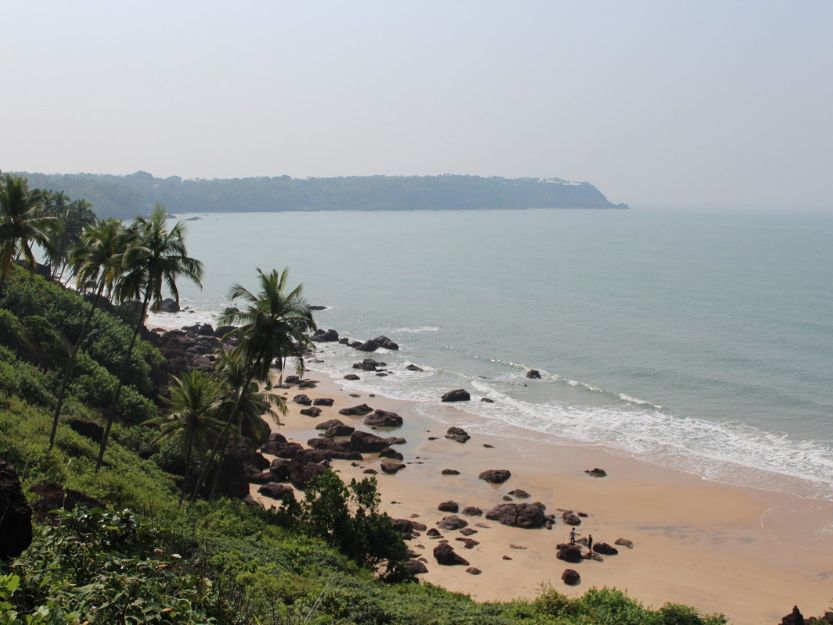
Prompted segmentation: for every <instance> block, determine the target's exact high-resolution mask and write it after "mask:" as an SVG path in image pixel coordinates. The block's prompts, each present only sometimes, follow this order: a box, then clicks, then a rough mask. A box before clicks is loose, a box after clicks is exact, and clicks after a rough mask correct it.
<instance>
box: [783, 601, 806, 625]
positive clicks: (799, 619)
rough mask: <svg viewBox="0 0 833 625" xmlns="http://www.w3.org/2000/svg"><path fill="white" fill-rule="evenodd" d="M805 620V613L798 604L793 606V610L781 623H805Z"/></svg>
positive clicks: (793, 624) (800, 624) (801, 624)
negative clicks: (802, 612)
mask: <svg viewBox="0 0 833 625" xmlns="http://www.w3.org/2000/svg"><path fill="white" fill-rule="evenodd" d="M805 622H806V621H805V620H804V615H803V614H801V610H799V609H798V606H797V605H796V606H793V611H792V612H790V613H789V614H787V616H785V617H784V618H782V619H781V625H804V623H805Z"/></svg>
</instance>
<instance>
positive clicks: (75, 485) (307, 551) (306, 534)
mask: <svg viewBox="0 0 833 625" xmlns="http://www.w3.org/2000/svg"><path fill="white" fill-rule="evenodd" d="M83 305H84V304H83V300H82V299H81V298H80V297H79V296H78V295H76V294H75V293H73V292H71V291H67V290H65V289H63V288H62V287H60V286H57V285H55V284H52V283H49V282H47V281H45V280H43V279H41V278H36V277H31V276H28V275H25V274H23V273H22V272H20V271H16V272H15V275H14V276H13V277H12V279H11V281H10V282H9V283H7V285H6V288H5V290H4V292H3V294H2V297H0V306H1V307H2V308H0V322H2V323H0V343H2V346H0V458H2V459H5V460H7V461H9V462H11V463H12V464H14V466H15V467H16V468H17V471H18V473H19V475H20V477H21V481H22V484H23V487H24V490H25V492H26V496H27V498H28V500H29V501H30V503H31V505H32V506H33V508H34V510H35V514H36V519H37V525H36V528H35V537H34V540H33V543H32V545H31V546H30V547H29V548H28V549H27V550H26V551H25V552H23V553H22V554H21V555H20V556H19V557H17V558H16V559H15V560H13V561H10V562H3V563H0V624H2V625H11V624H18V623H20V624H24V623H26V624H30V625H31V624H40V623H43V624H46V623H49V624H57V623H79V624H80V623H91V624H102V625H104V624H106V625H110V624H115V623H171V624H174V623H176V624H179V623H183V624H185V623H188V624H193V625H199V624H208V623H218V624H226V623H228V624H241V625H243V624H247V625H249V624H251V625H255V624H260V625H278V624H281V625H290V624H300V623H309V624H316V625H325V624H327V625H329V624H340V625H382V624H392V625H394V624H395V625H399V624H401V625H463V624H465V625H483V624H485V625H504V624H508V625H512V624H525V625H567V624H576V625H578V624H580V625H596V624H598V625H601V624H614V623H615V624H617V625H637V624H639V625H645V624H648V625H701V624H707V625H716V624H718V623H723V622H724V621H723V620H722V619H721V618H719V617H710V618H703V617H700V616H698V615H697V614H696V613H695V612H694V611H693V610H691V609H689V608H685V607H681V606H674V605H669V606H666V607H664V608H662V609H661V610H658V611H651V610H646V609H644V608H642V607H641V606H640V605H639V604H638V603H636V602H635V601H633V600H631V599H629V598H628V597H626V596H625V595H624V594H622V593H620V592H618V591H615V590H609V589H594V590H590V591H588V592H587V593H586V594H585V595H584V596H583V597H582V598H581V599H576V600H570V599H567V598H565V597H564V596H562V595H560V594H559V593H558V592H556V591H555V590H553V589H542V593H541V596H540V597H539V598H538V599H537V600H535V601H517V602H511V603H477V602H475V601H473V600H471V599H469V598H467V597H465V596H462V595H459V594H453V593H450V592H447V591H445V590H442V589H440V588H436V587H432V586H430V585H427V584H420V583H416V582H411V581H408V582H400V583H385V582H383V581H380V580H379V579H378V575H377V571H374V570H371V568H368V567H365V566H362V564H360V562H361V559H359V558H357V557H356V556H355V552H354V551H353V552H351V551H350V550H348V549H347V548H346V546H345V545H346V543H345V542H344V541H341V542H339V541H336V540H332V539H331V538H332V536H329V535H327V534H322V533H320V532H317V531H316V527H317V525H316V523H318V522H319V521H318V520H317V519H320V516H321V515H322V514H324V513H333V514H335V513H336V512H337V511H338V510H339V509H340V508H341V507H342V506H343V502H340V501H339V500H338V499H337V498H336V497H335V495H334V493H336V491H337V489H336V488H334V487H333V486H332V484H329V485H328V486H326V488H330V490H328V491H325V490H323V488H325V487H322V490H321V491H319V495H320V497H319V498H318V500H319V501H321V500H324V499H325V495H326V505H325V507H323V508H320V509H318V510H317V512H318V514H317V515H316V514H313V515H312V516H310V515H309V514H308V515H307V516H304V514H305V513H304V512H303V510H302V508H303V505H304V503H303V502H301V508H299V510H301V511H300V512H299V511H298V510H295V511H287V510H283V511H282V512H266V511H264V510H262V509H260V508H256V507H252V506H250V505H247V504H245V503H243V502H241V501H232V500H227V499H225V500H214V501H197V502H195V503H193V504H191V505H190V506H188V505H183V506H180V505H178V501H177V494H178V486H177V481H178V479H179V477H178V476H176V475H173V474H170V473H167V472H166V471H164V470H163V469H162V468H161V466H166V462H165V461H164V453H163V452H164V450H163V449H159V448H158V447H156V446H154V445H153V444H152V442H151V440H152V438H153V435H154V433H155V432H154V431H153V430H151V429H149V428H148V427H146V426H142V425H139V422H140V419H139V418H138V415H139V413H140V412H141V413H142V415H144V414H145V413H148V412H150V413H153V412H155V411H157V410H158V409H160V405H159V404H157V403H155V402H154V399H155V397H154V393H153V383H152V382H153V378H154V376H155V375H157V374H158V372H159V371H160V366H161V364H162V363H161V361H160V358H161V356H160V355H159V353H158V352H157V351H156V350H155V349H154V348H153V347H152V346H150V345H149V344H146V343H143V344H142V346H141V349H139V350H138V351H137V357H136V360H135V361H134V362H133V363H132V367H133V368H134V371H135V374H136V375H135V376H134V377H131V381H132V382H133V388H132V393H131V397H132V398H133V399H132V400H131V403H130V404H129V405H125V406H124V407H123V408H122V410H121V411H120V413H121V414H120V415H119V416H120V421H119V423H118V424H117V425H116V427H115V428H114V431H113V441H112V443H111V446H110V448H109V449H108V454H107V464H106V465H105V467H104V469H103V470H102V471H101V472H99V473H95V471H94V466H95V458H96V452H97V444H96V443H95V441H94V440H91V438H89V437H88V436H86V435H82V434H81V433H79V432H78V431H76V429H73V428H72V427H70V425H69V422H70V421H71V420H73V419H83V420H89V421H95V420H97V419H100V418H101V412H100V410H101V406H102V405H104V404H103V403H102V396H101V394H100V393H98V392H97V387H98V386H99V385H103V386H105V387H106V386H107V385H108V384H112V380H111V378H112V371H113V369H112V367H113V362H114V359H113V358H114V355H115V354H117V353H118V348H119V346H120V345H121V344H122V343H123V342H124V341H125V340H126V337H127V331H128V329H127V326H126V325H125V324H124V322H123V321H121V320H120V319H119V318H118V317H117V316H115V315H113V314H111V313H109V312H100V313H98V314H97V317H96V321H95V324H96V329H97V330H96V333H95V334H94V336H93V337H92V338H91V339H90V340H89V342H88V343H85V346H84V352H85V354H86V359H85V360H84V363H85V364H84V365H83V366H82V370H83V376H89V377H90V380H91V381H90V382H89V383H87V382H84V383H76V384H74V385H73V387H72V395H73V396H72V398H71V401H70V403H69V405H68V409H67V411H66V415H65V417H64V421H63V423H62V424H61V426H60V428H59V431H58V436H57V439H56V440H57V443H56V446H55V447H54V448H53V449H52V450H49V449H48V437H49V430H50V425H51V414H50V410H49V409H50V407H51V405H52V402H54V397H53V396H52V389H53V388H54V384H55V378H56V375H57V370H58V369H59V367H60V364H61V354H62V347H61V346H62V344H63V342H64V341H66V340H67V338H68V337H70V336H71V334H72V328H73V327H75V323H76V314H77V312H78V311H79V310H81V309H82V308H83ZM33 317H35V318H36V319H35V320H33V319H32V318H33ZM49 350H52V351H51V352H50V351H49ZM47 352H48V353H50V354H51V356H50V357H44V354H46V353H47ZM330 475H331V476H332V474H330ZM308 490H309V489H308ZM50 493H52V494H53V495H54V494H55V493H57V497H58V504H59V505H58V506H57V507H59V508H60V502H61V501H64V502H65V504H66V505H65V506H64V507H66V508H73V509H72V510H71V511H61V510H52V511H51V512H48V511H47V509H48V508H54V507H56V506H55V501H54V497H53V501H52V502H51V504H50V503H49V501H48V500H49V494H50ZM308 496H309V495H308ZM76 502H80V503H78V505H74V504H75V503H76ZM85 502H86V506H85V505H82V504H83V503H85ZM312 505H315V504H312ZM90 507H92V508H100V509H94V510H90ZM368 518H369V517H368ZM311 519H312V521H310V520H311ZM354 520H355V519H354ZM380 527H382V526H380ZM380 531H382V530H380ZM391 540H392V539H391ZM393 542H395V541H393ZM337 546H340V549H341V550H340V549H339V548H336V547H337ZM342 551H344V553H343V552H342ZM346 553H350V554H351V555H352V556H353V557H352V558H350V557H348V556H347V555H346Z"/></svg>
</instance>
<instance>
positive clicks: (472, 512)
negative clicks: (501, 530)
mask: <svg viewBox="0 0 833 625" xmlns="http://www.w3.org/2000/svg"><path fill="white" fill-rule="evenodd" d="M455 512H456V510H455ZM463 514H465V515H466V516H480V515H482V514H483V510H481V509H480V508H478V507H476V506H466V507H465V508H463Z"/></svg>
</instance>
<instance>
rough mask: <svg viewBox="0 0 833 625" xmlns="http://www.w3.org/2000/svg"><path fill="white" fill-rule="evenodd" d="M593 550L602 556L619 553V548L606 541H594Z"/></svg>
mask: <svg viewBox="0 0 833 625" xmlns="http://www.w3.org/2000/svg"><path fill="white" fill-rule="evenodd" d="M593 551H594V552H595V553H598V554H601V555H603V556H615V555H616V554H618V553H619V550H618V549H617V548H616V547H614V546H613V545H608V544H607V543H595V544H594V545H593Z"/></svg>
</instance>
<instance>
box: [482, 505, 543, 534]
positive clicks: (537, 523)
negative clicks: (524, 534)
mask: <svg viewBox="0 0 833 625" xmlns="http://www.w3.org/2000/svg"><path fill="white" fill-rule="evenodd" d="M486 518H487V519H489V520H492V521H499V522H500V523H502V524H503V525H508V526H510V527H522V528H524V529H532V528H537V527H542V526H543V525H544V523H545V522H546V517H545V516H544V508H543V506H541V505H536V504H531V503H504V504H501V505H499V506H496V507H494V508H492V509H491V510H489V511H488V512H487V513H486Z"/></svg>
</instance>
